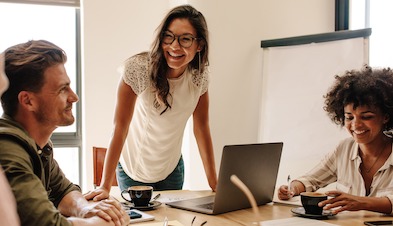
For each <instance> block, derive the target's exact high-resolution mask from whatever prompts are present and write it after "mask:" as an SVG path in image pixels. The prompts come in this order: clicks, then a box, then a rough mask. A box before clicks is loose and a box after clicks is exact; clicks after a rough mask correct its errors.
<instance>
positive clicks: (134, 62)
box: [122, 52, 150, 95]
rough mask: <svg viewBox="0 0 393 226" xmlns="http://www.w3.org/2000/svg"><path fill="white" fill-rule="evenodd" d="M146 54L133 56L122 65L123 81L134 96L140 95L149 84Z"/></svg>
mask: <svg viewBox="0 0 393 226" xmlns="http://www.w3.org/2000/svg"><path fill="white" fill-rule="evenodd" d="M148 64H149V59H148V53H146V52H145V53H141V54H137V55H134V56H132V57H130V58H129V59H127V60H126V61H125V62H124V65H123V70H122V71H123V72H122V77H123V81H124V82H125V83H126V84H127V85H129V86H130V87H131V88H132V90H133V91H134V92H135V94H136V95H139V94H141V93H142V92H143V91H144V90H146V88H147V87H148V85H149V84H150V83H149V73H148V71H149V70H148V69H149V66H148Z"/></svg>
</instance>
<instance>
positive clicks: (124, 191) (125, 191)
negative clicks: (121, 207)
mask: <svg viewBox="0 0 393 226" xmlns="http://www.w3.org/2000/svg"><path fill="white" fill-rule="evenodd" d="M123 193H128V191H127V190H123V191H121V193H120V195H121V197H123V199H124V200H126V201H129V202H132V200H131V199H127V198H126V197H124V196H123Z"/></svg>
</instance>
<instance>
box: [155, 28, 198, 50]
mask: <svg viewBox="0 0 393 226" xmlns="http://www.w3.org/2000/svg"><path fill="white" fill-rule="evenodd" d="M176 38H177V42H179V44H180V46H181V47H183V48H188V47H190V46H192V43H193V42H194V40H197V39H199V38H195V37H194V36H192V35H190V34H184V35H179V36H176V35H174V34H173V33H172V32H170V31H165V32H164V33H162V42H163V43H165V44H167V45H170V44H172V43H173V42H174V41H175V39H176Z"/></svg>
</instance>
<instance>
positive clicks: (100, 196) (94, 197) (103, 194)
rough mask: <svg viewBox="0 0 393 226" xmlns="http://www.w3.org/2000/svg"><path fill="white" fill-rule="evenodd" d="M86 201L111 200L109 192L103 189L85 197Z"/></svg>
mask: <svg viewBox="0 0 393 226" xmlns="http://www.w3.org/2000/svg"><path fill="white" fill-rule="evenodd" d="M83 197H85V199H86V200H93V201H100V200H103V199H107V198H109V192H108V191H107V190H105V189H103V188H97V189H96V190H94V191H89V192H87V193H86V194H84V195H83Z"/></svg>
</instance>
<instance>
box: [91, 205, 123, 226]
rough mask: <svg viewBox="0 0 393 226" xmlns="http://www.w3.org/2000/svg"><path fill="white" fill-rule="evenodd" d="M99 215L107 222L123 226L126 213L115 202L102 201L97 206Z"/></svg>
mask: <svg viewBox="0 0 393 226" xmlns="http://www.w3.org/2000/svg"><path fill="white" fill-rule="evenodd" d="M96 208H98V212H97V215H98V216H99V217H101V218H103V219H105V220H107V221H110V220H112V221H113V222H114V223H115V224H116V226H121V225H123V224H124V219H123V218H124V214H126V213H125V211H124V210H123V209H122V207H121V204H120V203H118V202H116V201H114V200H109V199H105V200H102V201H101V202H100V203H99V204H98V205H97V206H96Z"/></svg>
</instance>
